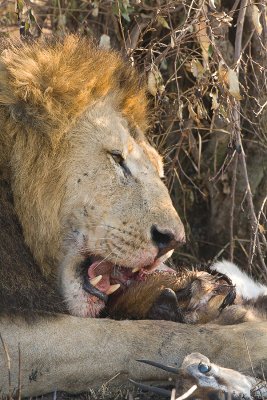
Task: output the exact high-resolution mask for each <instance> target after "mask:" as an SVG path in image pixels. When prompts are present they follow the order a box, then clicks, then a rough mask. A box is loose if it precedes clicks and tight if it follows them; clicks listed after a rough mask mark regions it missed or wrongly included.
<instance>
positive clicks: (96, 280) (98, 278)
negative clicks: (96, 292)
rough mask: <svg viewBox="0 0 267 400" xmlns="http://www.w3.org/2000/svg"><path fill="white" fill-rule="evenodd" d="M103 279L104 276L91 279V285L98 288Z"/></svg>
mask: <svg viewBox="0 0 267 400" xmlns="http://www.w3.org/2000/svg"><path fill="white" fill-rule="evenodd" d="M102 278H103V276H102V275H98V276H95V277H94V278H92V279H90V284H91V285H92V286H96V285H97V284H98V283H99V282H100V281H101V279H102Z"/></svg>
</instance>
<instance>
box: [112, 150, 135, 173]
mask: <svg viewBox="0 0 267 400" xmlns="http://www.w3.org/2000/svg"><path fill="white" fill-rule="evenodd" d="M110 155H111V157H112V158H113V160H114V161H115V162H116V163H117V164H118V165H119V166H120V167H121V168H122V170H123V172H124V174H125V175H127V176H129V175H132V174H131V171H130V170H129V168H128V167H127V165H126V161H125V159H124V157H123V155H122V154H121V152H120V151H119V150H112V151H111V152H110Z"/></svg>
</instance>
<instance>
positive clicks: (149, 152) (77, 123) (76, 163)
mask: <svg viewBox="0 0 267 400" xmlns="http://www.w3.org/2000/svg"><path fill="white" fill-rule="evenodd" d="M7 47H8V49H7V50H6V51H3V52H2V53H1V57H0V69H1V74H0V104H1V107H0V120H1V123H2V125H1V127H2V131H1V140H0V144H1V143H2V142H3V143H2V144H1V146H2V147H1V148H0V150H1V151H0V164H1V163H7V164H8V168H10V180H11V185H12V190H13V195H14V204H15V209H16V212H17V215H18V217H19V219H20V222H21V225H22V228H23V234H24V237H25V240H26V243H27V244H28V246H29V247H30V249H31V251H32V253H33V255H34V257H35V259H36V261H37V262H38V263H39V265H40V267H41V268H42V270H43V272H44V273H45V274H47V275H48V274H49V275H50V276H52V275H55V276H58V277H59V284H60V288H61V291H62V293H63V295H64V296H65V300H66V302H67V304H68V307H69V310H70V312H71V313H72V314H75V315H80V316H95V315H97V314H98V313H99V311H100V310H101V308H103V306H104V302H105V300H106V298H107V296H108V295H109V294H110V293H111V292H112V291H114V290H115V289H117V288H118V287H119V285H127V281H128V280H133V279H142V274H143V273H144V272H146V271H149V270H152V269H154V268H156V267H157V266H158V265H159V264H160V263H161V262H162V260H163V259H164V258H166V257H167V256H168V254H169V252H170V251H171V250H172V249H173V248H174V247H176V246H177V245H178V244H179V243H181V242H183V241H184V230H183V226H182V224H181V222H180V219H179V217H178V216H177V214H176V212H175V210H174V208H173V206H172V203H171V200H170V197H169V195H168V192H167V189H166V187H165V186H164V184H163V182H162V181H161V177H162V163H161V159H160V157H159V155H158V154H157V152H156V151H155V150H154V149H153V148H152V147H151V146H150V145H149V144H148V142H147V141H146V139H145V137H144V135H143V134H142V132H141V130H142V129H143V130H145V129H146V126H147V121H146V119H147V117H146V114H147V113H146V108H147V100H146V95H145V88H144V87H141V85H140V82H139V78H138V75H137V73H136V72H135V71H134V70H133V69H132V68H131V67H129V65H128V64H127V63H125V62H123V60H122V59H121V58H120V57H119V55H118V54H117V53H115V52H108V53H107V52H106V51H105V50H101V49H97V48H95V47H94V45H93V44H92V43H91V42H90V41H88V40H87V39H86V38H78V37H76V36H66V37H65V38H63V39H62V40H59V41H54V40H52V41H51V42H49V41H48V42H44V43H42V42H40V43H39V42H36V43H34V42H33V43H28V44H22V45H21V44H18V45H14V46H13V45H11V44H7ZM2 105H3V107H2ZM127 121H128V122H129V125H128V123H127ZM137 126H138V127H139V128H140V129H139V128H137ZM134 127H135V128H134ZM2 149H3V150H2ZM3 154H4V156H5V157H4V159H3V156H2V155H3Z"/></svg>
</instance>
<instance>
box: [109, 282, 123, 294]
mask: <svg viewBox="0 0 267 400" xmlns="http://www.w3.org/2000/svg"><path fill="white" fill-rule="evenodd" d="M120 286H121V285H120V284H119V283H116V285H111V286H110V287H109V288H108V290H107V291H106V294H111V293H114V292H116V290H118V289H119V287H120Z"/></svg>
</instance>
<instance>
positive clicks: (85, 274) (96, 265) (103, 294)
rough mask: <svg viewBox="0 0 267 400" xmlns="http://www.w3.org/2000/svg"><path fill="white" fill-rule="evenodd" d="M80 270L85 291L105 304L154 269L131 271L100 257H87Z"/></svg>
mask: <svg viewBox="0 0 267 400" xmlns="http://www.w3.org/2000/svg"><path fill="white" fill-rule="evenodd" d="M80 268H81V274H82V279H83V289H84V290H85V291H86V292H87V293H88V294H90V295H92V296H95V297H97V298H99V299H100V300H102V301H104V302H106V301H107V299H108V296H109V295H110V294H112V293H114V292H115V291H117V290H118V289H119V288H125V287H127V286H128V285H129V284H130V283H131V282H132V281H133V280H134V281H137V280H142V279H143V278H144V275H145V274H147V273H148V272H151V270H152V269H154V268H153V267H151V266H147V267H144V268H141V269H139V268H138V269H130V268H127V267H121V266H118V265H115V264H112V263H111V262H110V261H108V260H106V259H104V258H100V257H87V258H86V259H85V261H84V262H83V263H82V264H81V266H80Z"/></svg>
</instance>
